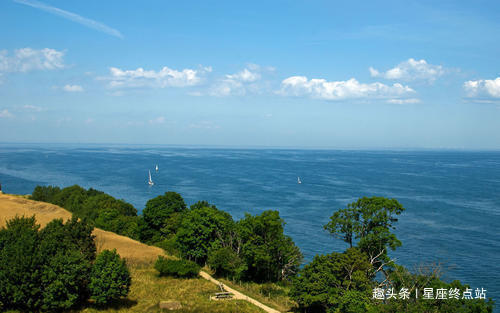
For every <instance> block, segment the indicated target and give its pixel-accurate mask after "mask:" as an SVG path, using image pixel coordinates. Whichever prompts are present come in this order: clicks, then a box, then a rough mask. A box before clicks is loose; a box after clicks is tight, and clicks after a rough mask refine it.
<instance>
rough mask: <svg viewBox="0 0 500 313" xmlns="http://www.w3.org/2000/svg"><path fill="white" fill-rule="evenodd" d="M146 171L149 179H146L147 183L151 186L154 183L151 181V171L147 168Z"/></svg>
mask: <svg viewBox="0 0 500 313" xmlns="http://www.w3.org/2000/svg"><path fill="white" fill-rule="evenodd" d="M148 173H149V180H148V184H149V185H150V186H153V185H154V183H153V180H152V179H151V171H149V170H148Z"/></svg>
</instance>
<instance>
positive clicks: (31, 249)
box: [0, 217, 95, 311]
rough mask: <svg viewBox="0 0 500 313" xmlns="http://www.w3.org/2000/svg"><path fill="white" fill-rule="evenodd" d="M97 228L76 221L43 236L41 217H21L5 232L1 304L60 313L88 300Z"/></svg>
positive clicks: (0, 234) (1, 237) (52, 226)
mask: <svg viewBox="0 0 500 313" xmlns="http://www.w3.org/2000/svg"><path fill="white" fill-rule="evenodd" d="M91 233H92V227H90V226H88V225H86V224H85V223H84V222H82V221H78V220H77V219H76V218H73V219H72V220H71V221H68V222H67V223H66V224H63V222H62V220H54V221H52V222H50V223H49V224H47V226H46V227H45V228H44V229H43V230H41V231H39V226H38V225H36V224H35V218H34V217H31V218H25V217H21V218H20V217H16V218H14V219H13V220H10V221H8V222H7V226H6V228H3V229H1V230H0V301H1V302H2V303H3V304H4V305H5V307H6V308H12V309H19V310H23V311H37V310H42V311H58V310H65V309H69V308H72V307H74V306H76V305H77V304H79V303H81V302H82V301H84V300H85V299H86V298H87V292H86V290H87V284H88V276H89V273H90V269H91V262H92V261H93V260H94V259H95V245H94V242H93V236H92V235H91Z"/></svg>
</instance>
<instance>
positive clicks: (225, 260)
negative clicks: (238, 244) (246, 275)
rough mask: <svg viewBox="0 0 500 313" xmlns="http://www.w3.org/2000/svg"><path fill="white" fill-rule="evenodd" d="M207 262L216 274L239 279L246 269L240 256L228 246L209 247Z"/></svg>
mask: <svg viewBox="0 0 500 313" xmlns="http://www.w3.org/2000/svg"><path fill="white" fill-rule="evenodd" d="M207 264H208V265H209V266H210V268H211V269H213V270H214V271H215V274H216V275H217V276H223V277H229V278H236V279H240V276H241V274H242V272H243V271H244V270H245V269H246V266H245V264H244V263H243V261H242V260H241V259H240V257H239V256H238V255H237V254H236V252H234V251H233V249H231V248H229V247H223V248H218V249H211V250H210V251H209V253H208V260H207Z"/></svg>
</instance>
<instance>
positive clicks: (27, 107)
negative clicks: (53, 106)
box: [23, 104, 44, 112]
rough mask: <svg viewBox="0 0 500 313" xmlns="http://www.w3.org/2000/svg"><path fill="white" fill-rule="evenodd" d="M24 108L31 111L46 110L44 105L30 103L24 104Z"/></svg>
mask: <svg viewBox="0 0 500 313" xmlns="http://www.w3.org/2000/svg"><path fill="white" fill-rule="evenodd" d="M23 109H24V110H25V111H29V112H41V111H43V110H44V108H42V107H39V106H36V105H30V104H26V105H23Z"/></svg>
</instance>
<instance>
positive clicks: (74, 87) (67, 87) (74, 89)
mask: <svg viewBox="0 0 500 313" xmlns="http://www.w3.org/2000/svg"><path fill="white" fill-rule="evenodd" d="M63 90H64V91H67V92H82V91H83V87H82V86H80V85H65V86H64V87H63Z"/></svg>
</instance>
